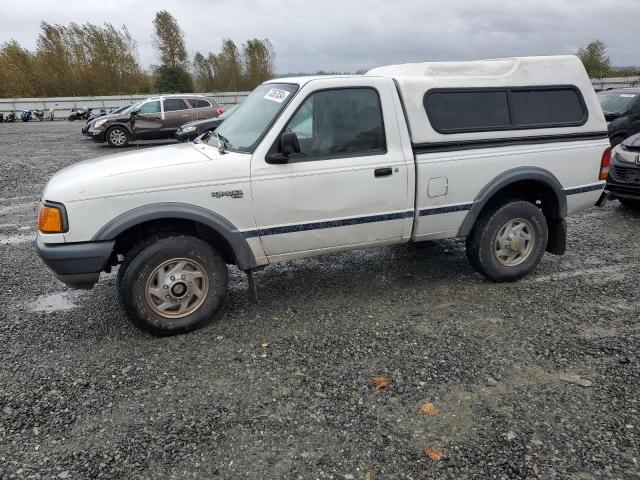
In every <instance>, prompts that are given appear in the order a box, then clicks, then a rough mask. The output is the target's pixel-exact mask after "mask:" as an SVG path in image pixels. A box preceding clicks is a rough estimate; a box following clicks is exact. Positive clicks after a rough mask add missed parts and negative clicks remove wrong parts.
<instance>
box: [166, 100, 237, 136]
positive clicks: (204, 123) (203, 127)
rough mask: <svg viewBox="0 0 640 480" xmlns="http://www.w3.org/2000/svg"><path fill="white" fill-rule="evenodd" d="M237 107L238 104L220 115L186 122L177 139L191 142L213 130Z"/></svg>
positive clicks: (177, 133) (177, 134)
mask: <svg viewBox="0 0 640 480" xmlns="http://www.w3.org/2000/svg"><path fill="white" fill-rule="evenodd" d="M236 108H238V106H237V105H234V106H232V107H231V108H229V109H227V110H226V111H225V112H224V113H222V115H220V116H219V117H213V118H205V119H204V120H194V121H193V122H188V123H185V124H184V125H182V126H181V127H180V128H179V129H178V131H177V132H176V140H178V141H179V142H190V141H191V140H195V139H196V138H197V137H199V136H200V135H203V134H204V133H207V132H213V131H214V130H215V129H216V128H218V127H219V126H220V124H221V123H222V122H223V121H224V120H225V119H226V118H228V117H229V115H231V112H233V111H234V110H235V109H236Z"/></svg>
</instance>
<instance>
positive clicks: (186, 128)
mask: <svg viewBox="0 0 640 480" xmlns="http://www.w3.org/2000/svg"><path fill="white" fill-rule="evenodd" d="M180 130H182V131H183V132H184V133H189V132H195V131H196V130H198V127H196V126H193V125H192V126H190V127H183V128H181V129H180Z"/></svg>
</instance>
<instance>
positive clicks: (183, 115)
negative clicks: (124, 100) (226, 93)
mask: <svg viewBox="0 0 640 480" xmlns="http://www.w3.org/2000/svg"><path fill="white" fill-rule="evenodd" d="M220 110H221V107H220V105H218V103H217V102H216V101H215V100H214V99H213V98H209V97H204V96H201V95H165V96H160V97H152V98H149V99H146V100H144V101H142V102H139V103H137V104H136V105H134V106H133V107H132V108H131V109H130V110H128V111H127V112H122V113H119V114H115V115H106V116H104V117H102V118H99V119H97V120H96V121H95V122H93V125H92V126H91V128H90V129H89V132H90V133H91V138H93V139H94V140H95V141H96V142H100V143H102V142H105V141H106V142H107V143H109V145H111V146H112V147H125V146H127V145H128V144H129V142H130V141H131V140H156V139H162V138H173V137H174V136H175V133H176V131H177V130H178V128H180V125H183V124H184V123H187V122H190V121H192V120H198V119H201V118H212V117H217V116H218V115H220V113H219V111H220Z"/></svg>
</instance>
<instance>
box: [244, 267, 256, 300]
mask: <svg viewBox="0 0 640 480" xmlns="http://www.w3.org/2000/svg"><path fill="white" fill-rule="evenodd" d="M246 274H247V281H248V282H249V292H248V293H249V303H252V304H256V303H258V287H256V281H255V279H254V278H253V271H251V270H247V271H246Z"/></svg>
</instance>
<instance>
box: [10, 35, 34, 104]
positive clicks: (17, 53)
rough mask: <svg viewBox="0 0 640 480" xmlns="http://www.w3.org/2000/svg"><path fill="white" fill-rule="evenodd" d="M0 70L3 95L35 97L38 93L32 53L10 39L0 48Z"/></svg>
mask: <svg viewBox="0 0 640 480" xmlns="http://www.w3.org/2000/svg"><path fill="white" fill-rule="evenodd" d="M0 71H1V72H2V76H3V77H4V78H2V82H0V85H2V86H1V87H0V88H1V89H2V90H3V92H2V93H3V95H6V96H11V97H35V96H37V95H40V94H41V92H40V89H39V87H38V81H37V76H36V68H35V59H34V56H33V54H31V53H30V52H29V51H28V50H26V49H24V48H22V47H21V46H20V44H18V42H16V41H15V40H11V41H10V42H7V43H5V44H3V45H2V47H1V48H0Z"/></svg>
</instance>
